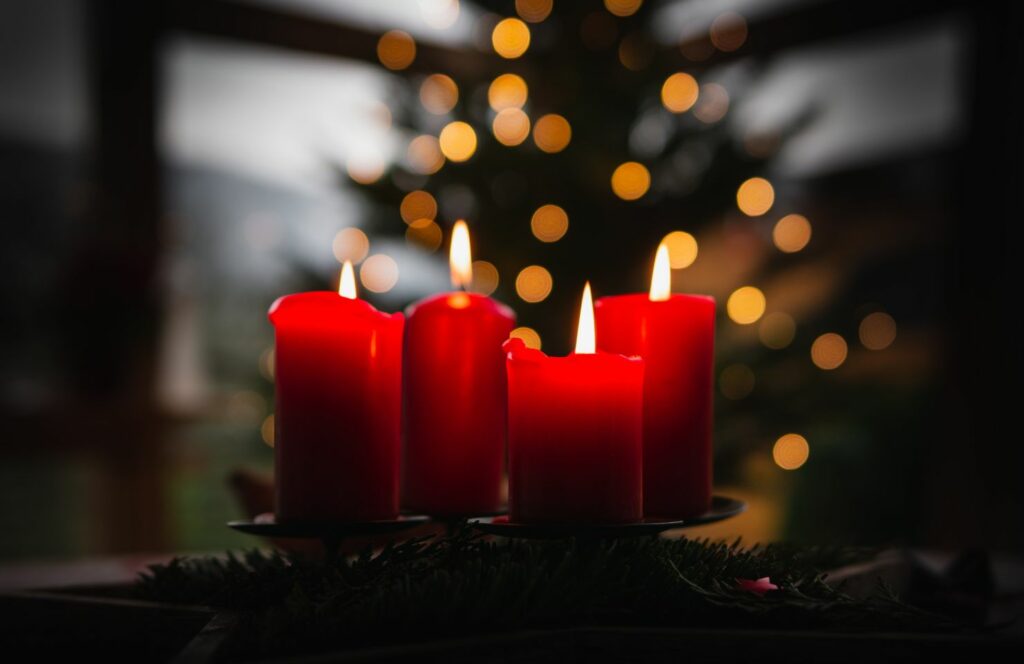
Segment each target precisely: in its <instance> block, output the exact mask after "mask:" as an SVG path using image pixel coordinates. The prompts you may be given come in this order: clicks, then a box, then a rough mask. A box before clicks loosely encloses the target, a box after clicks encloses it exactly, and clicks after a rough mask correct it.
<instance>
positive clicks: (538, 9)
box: [516, 0, 554, 23]
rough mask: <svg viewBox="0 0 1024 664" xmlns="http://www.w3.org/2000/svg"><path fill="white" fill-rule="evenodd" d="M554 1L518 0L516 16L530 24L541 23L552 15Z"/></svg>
mask: <svg viewBox="0 0 1024 664" xmlns="http://www.w3.org/2000/svg"><path fill="white" fill-rule="evenodd" d="M553 6H554V2H552V0H516V14H518V15H519V18H521V19H523V20H524V21H527V22H528V23H540V22H541V21H543V20H544V19H546V18H547V17H548V15H549V14H551V9H552V7H553Z"/></svg>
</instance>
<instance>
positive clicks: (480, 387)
mask: <svg viewBox="0 0 1024 664" xmlns="http://www.w3.org/2000/svg"><path fill="white" fill-rule="evenodd" d="M407 315H408V323H407V328H406V338H405V357H404V362H405V381H404V388H403V393H404V422H405V426H404V439H405V447H404V452H405V454H404V461H403V473H402V488H403V494H402V502H403V505H404V506H406V507H408V508H409V509H412V510H416V511H420V512H425V513H427V514H433V515H473V514H480V513H486V512H493V511H497V510H498V509H501V508H502V507H503V503H504V500H503V490H502V488H503V487H502V484H503V476H504V470H505V438H506V426H505V423H506V419H507V408H506V379H505V355H504V353H503V351H502V349H501V344H502V343H503V342H504V341H505V340H506V339H508V335H509V332H511V331H512V328H513V327H514V326H515V314H513V312H512V310H511V309H509V308H508V307H506V306H504V305H503V304H500V303H498V302H495V301H494V300H492V299H490V298H488V297H485V296H482V295H476V294H471V293H447V294H442V295H436V296H434V297H431V298H428V299H426V300H422V301H420V302H418V303H416V304H414V305H412V306H411V307H409V309H408V311H407Z"/></svg>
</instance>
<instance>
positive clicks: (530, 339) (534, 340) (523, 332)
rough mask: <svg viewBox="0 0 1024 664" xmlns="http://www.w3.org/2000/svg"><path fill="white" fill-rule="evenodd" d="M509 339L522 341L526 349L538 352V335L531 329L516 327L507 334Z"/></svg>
mask: <svg viewBox="0 0 1024 664" xmlns="http://www.w3.org/2000/svg"><path fill="white" fill-rule="evenodd" d="M508 337H509V339H522V340H523V343H524V344H526V347H527V348H533V349H535V350H540V335H539V334H537V330H535V329H533V328H532V327H525V326H524V327H517V328H516V329H514V330H512V331H511V332H509V335H508Z"/></svg>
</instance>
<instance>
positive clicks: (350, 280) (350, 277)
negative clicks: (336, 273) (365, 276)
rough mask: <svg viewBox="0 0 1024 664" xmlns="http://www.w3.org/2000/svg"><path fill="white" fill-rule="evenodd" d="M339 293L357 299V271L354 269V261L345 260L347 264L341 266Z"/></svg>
mask: <svg viewBox="0 0 1024 664" xmlns="http://www.w3.org/2000/svg"><path fill="white" fill-rule="evenodd" d="M338 295H340V296H342V297H347V298H348V299H350V300H354V299H356V273H355V270H353V269H352V261H345V264H344V265H343V266H342V267H341V279H340V280H339V282H338Z"/></svg>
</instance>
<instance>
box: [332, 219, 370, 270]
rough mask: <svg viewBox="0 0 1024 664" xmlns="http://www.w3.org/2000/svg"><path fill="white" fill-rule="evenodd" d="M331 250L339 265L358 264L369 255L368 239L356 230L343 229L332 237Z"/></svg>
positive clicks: (364, 234)
mask: <svg viewBox="0 0 1024 664" xmlns="http://www.w3.org/2000/svg"><path fill="white" fill-rule="evenodd" d="M331 249H332V250H333V253H334V257H335V258H336V259H338V262H339V263H344V262H345V261H352V262H353V263H359V262H361V261H362V260H363V259H364V258H366V255H367V254H368V253H370V238H368V237H366V233H364V232H363V231H361V230H359V229H358V228H343V229H341V230H340V231H338V234H337V235H335V236H334V241H333V242H332V243H331Z"/></svg>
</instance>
